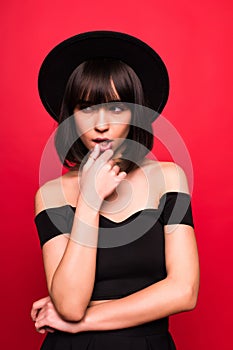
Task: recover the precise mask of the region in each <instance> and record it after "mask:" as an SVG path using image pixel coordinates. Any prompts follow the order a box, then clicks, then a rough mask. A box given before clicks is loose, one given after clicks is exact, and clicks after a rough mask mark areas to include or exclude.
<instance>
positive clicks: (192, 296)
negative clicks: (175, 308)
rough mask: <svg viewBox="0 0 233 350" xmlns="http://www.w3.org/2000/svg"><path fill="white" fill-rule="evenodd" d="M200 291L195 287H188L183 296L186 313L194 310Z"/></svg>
mask: <svg viewBox="0 0 233 350" xmlns="http://www.w3.org/2000/svg"><path fill="white" fill-rule="evenodd" d="M197 299H198V289H197V288H195V287H194V286H188V287H187V288H186V291H185V293H184V296H183V301H184V305H183V306H184V311H191V310H194V309H195V307H196V305H197Z"/></svg>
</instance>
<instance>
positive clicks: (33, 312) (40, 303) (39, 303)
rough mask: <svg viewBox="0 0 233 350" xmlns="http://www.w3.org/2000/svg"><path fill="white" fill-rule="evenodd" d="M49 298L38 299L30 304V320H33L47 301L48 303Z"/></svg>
mask: <svg viewBox="0 0 233 350" xmlns="http://www.w3.org/2000/svg"><path fill="white" fill-rule="evenodd" d="M50 300H51V299H50V296H47V297H45V298H42V299H39V300H37V301H35V302H34V303H33V304H32V309H31V318H32V319H33V320H34V319H35V317H36V315H37V314H38V311H39V309H41V308H42V307H43V306H44V305H45V304H46V303H47V302H48V301H50Z"/></svg>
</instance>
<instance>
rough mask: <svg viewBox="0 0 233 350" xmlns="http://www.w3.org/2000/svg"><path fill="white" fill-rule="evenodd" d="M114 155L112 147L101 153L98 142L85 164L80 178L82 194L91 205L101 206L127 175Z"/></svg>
mask: <svg viewBox="0 0 233 350" xmlns="http://www.w3.org/2000/svg"><path fill="white" fill-rule="evenodd" d="M112 156H113V151H112V150H111V149H109V150H106V151H105V152H103V153H102V154H100V146H99V145H98V144H97V145H96V146H95V147H94V149H93V151H92V152H91V154H90V156H89V158H88V160H87V162H86V164H85V165H84V166H83V169H82V172H81V176H80V178H79V180H80V189H81V194H82V195H83V196H84V199H85V200H86V201H87V203H88V204H89V205H91V206H96V204H97V205H99V207H100V206H101V204H102V202H103V200H104V199H105V198H106V197H108V196H109V195H110V194H111V193H112V192H113V191H114V190H115V189H116V187H117V186H118V185H119V184H120V183H121V181H122V180H123V179H125V177H126V176H127V174H126V172H124V171H120V167H119V166H118V165H116V164H115V162H114V161H113V160H112V159H110V158H111V157H112Z"/></svg>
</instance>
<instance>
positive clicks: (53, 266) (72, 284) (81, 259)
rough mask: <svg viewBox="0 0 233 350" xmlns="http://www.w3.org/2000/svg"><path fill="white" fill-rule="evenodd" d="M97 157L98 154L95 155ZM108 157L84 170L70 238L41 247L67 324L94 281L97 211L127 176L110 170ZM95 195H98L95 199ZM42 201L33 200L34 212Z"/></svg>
mask: <svg viewBox="0 0 233 350" xmlns="http://www.w3.org/2000/svg"><path fill="white" fill-rule="evenodd" d="M97 151H98V150H97ZM94 152H96V150H95V151H94ZM98 155H99V151H98V154H97V155H95V156H97V157H98ZM111 156H112V151H111V150H108V151H106V152H104V153H103V154H102V155H100V157H99V158H98V159H97V160H96V161H95V162H94V164H93V159H89V160H88V161H87V163H86V164H85V166H84V167H83V172H82V179H81V185H82V190H83V192H82V193H84V194H85V198H84V197H83V195H81V194H80V195H79V196H78V200H77V209H76V212H75V216H74V222H73V227H72V230H71V234H70V239H69V240H68V241H67V238H66V237H65V236H64V235H59V236H57V237H55V238H53V239H51V240H49V241H48V242H46V243H45V244H44V246H43V259H44V266H45V273H46V279H47V285H48V290H49V294H50V296H51V299H52V301H53V304H54V306H55V308H56V310H57V311H58V313H59V314H60V315H61V316H62V317H63V318H64V319H65V320H68V321H78V320H80V319H81V318H82V317H83V315H84V313H85V310H86V308H87V305H88V303H89V301H90V298H91V294H92V290H93V285H94V278H95V266H96V250H97V249H96V246H97V241H98V222H99V208H100V206H101V204H102V201H103V198H105V196H107V195H108V194H109V193H111V192H112V191H113V190H114V189H115V188H116V187H117V185H118V184H119V183H120V181H122V180H123V178H124V177H125V176H126V174H125V173H122V172H121V173H119V169H118V168H119V167H117V168H115V171H113V170H112V165H113V164H112V165H111V161H108V159H109V158H110V157H111ZM97 170H98V173H97ZM117 170H118V171H117ZM103 178H104V179H105V181H103ZM80 193H81V192H80ZM95 193H97V194H98V196H96V195H95V196H94V194H95ZM93 197H95V198H93ZM41 202H42V198H41V196H40V193H39V194H38V196H37V197H36V213H37V212H38V211H40V207H41V205H42V204H41ZM38 208H39V209H38Z"/></svg>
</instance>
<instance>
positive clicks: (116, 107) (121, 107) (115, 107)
mask: <svg viewBox="0 0 233 350" xmlns="http://www.w3.org/2000/svg"><path fill="white" fill-rule="evenodd" d="M108 109H109V111H111V112H113V113H115V114H119V113H121V112H123V111H125V110H127V109H129V108H128V107H127V105H126V104H124V103H111V104H109V105H108Z"/></svg>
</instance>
